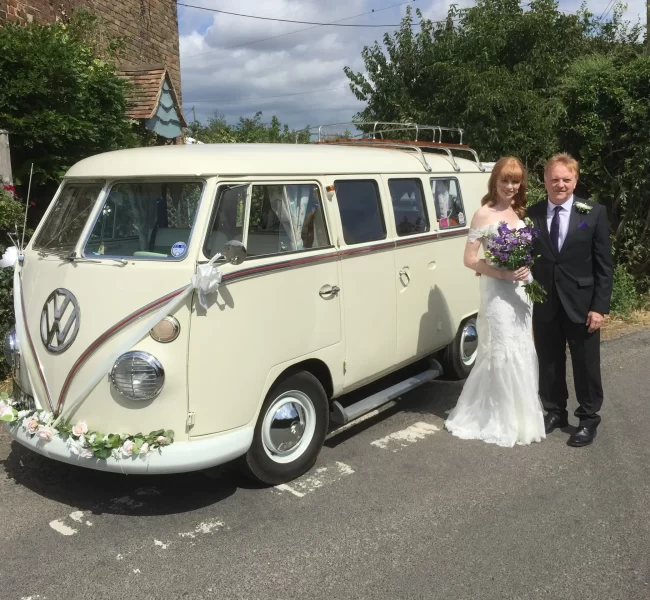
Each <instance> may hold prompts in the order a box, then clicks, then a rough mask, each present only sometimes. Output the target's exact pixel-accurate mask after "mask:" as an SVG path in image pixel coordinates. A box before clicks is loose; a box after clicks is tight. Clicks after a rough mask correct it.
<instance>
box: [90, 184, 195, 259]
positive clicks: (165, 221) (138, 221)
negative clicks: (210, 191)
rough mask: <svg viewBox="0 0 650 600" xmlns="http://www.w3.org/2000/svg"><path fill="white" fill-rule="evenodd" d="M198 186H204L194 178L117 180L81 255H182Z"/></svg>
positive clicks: (186, 241) (176, 256)
mask: <svg viewBox="0 0 650 600" xmlns="http://www.w3.org/2000/svg"><path fill="white" fill-rule="evenodd" d="M202 190H203V184H202V183H200V182H194V181H192V182H189V181H188V182H178V181H174V182H159V181H158V182H150V181H147V182H129V183H116V184H115V185H113V187H112V188H111V190H110V193H109V194H108V198H107V199H106V202H104V205H103V207H102V210H101V213H100V214H99V216H98V218H97V220H96V221H95V225H94V227H93V229H92V232H91V234H90V237H89V238H88V241H87V242H86V246H85V248H84V255H85V256H108V257H134V258H153V259H156V258H158V259H163V258H171V259H182V258H183V257H184V256H185V254H186V253H187V246H188V244H189V240H190V234H191V232H192V227H193V226H194V218H195V217H196V212H197V210H198V207H199V202H200V200H201V193H202Z"/></svg>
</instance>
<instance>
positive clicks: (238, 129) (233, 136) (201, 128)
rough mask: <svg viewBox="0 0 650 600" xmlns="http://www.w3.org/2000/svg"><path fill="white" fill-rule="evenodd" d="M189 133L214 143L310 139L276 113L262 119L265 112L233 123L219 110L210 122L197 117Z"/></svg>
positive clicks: (268, 142) (276, 142) (266, 142)
mask: <svg viewBox="0 0 650 600" xmlns="http://www.w3.org/2000/svg"><path fill="white" fill-rule="evenodd" d="M188 134H189V135H190V136H191V137H193V138H195V139H197V140H199V141H201V142H203V143H212V144H223V143H229V144H252V143H257V144H295V143H296V142H298V143H303V144H304V143H307V142H309V136H308V135H307V134H306V133H305V132H304V131H295V130H292V129H289V126H288V125H282V123H280V121H279V119H278V118H277V117H276V116H273V117H272V118H271V122H270V123H269V124H266V123H262V112H261V111H260V112H257V113H255V116H254V117H252V118H245V117H240V119H239V121H238V122H237V123H236V124H235V125H229V124H228V122H227V121H226V119H225V117H224V116H223V115H220V114H216V115H215V116H214V117H212V118H211V119H210V120H209V121H208V124H207V125H201V124H200V123H199V122H198V121H194V122H192V123H191V124H190V126H189V128H188Z"/></svg>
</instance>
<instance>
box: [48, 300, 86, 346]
mask: <svg viewBox="0 0 650 600" xmlns="http://www.w3.org/2000/svg"><path fill="white" fill-rule="evenodd" d="M79 318H80V313H79V304H77V299H76V298H75V297H74V296H73V294H72V292H69V291H68V290H66V289H63V288H58V289H56V290H54V291H53V292H52V293H51V294H50V295H49V296H48V298H47V300H46V301H45V305H44V306H43V312H42V313H41V340H43V345H44V346H45V347H46V348H47V349H48V351H50V352H52V353H54V354H58V353H60V352H65V351H66V350H67V349H68V348H69V347H70V346H71V345H72V342H74V340H75V338H76V337H77V333H79Z"/></svg>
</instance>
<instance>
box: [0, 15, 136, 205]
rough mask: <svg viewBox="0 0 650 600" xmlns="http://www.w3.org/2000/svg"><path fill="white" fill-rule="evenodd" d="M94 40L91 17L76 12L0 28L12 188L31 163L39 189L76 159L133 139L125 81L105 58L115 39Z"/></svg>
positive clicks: (0, 116)
mask: <svg viewBox="0 0 650 600" xmlns="http://www.w3.org/2000/svg"><path fill="white" fill-rule="evenodd" d="M100 39H104V38H102V37H101V36H99V34H98V22H97V20H96V19H95V18H94V17H92V16H90V15H89V14H87V13H83V12H78V13H75V15H74V16H73V17H72V18H71V20H70V22H69V23H54V24H51V25H41V24H38V23H30V24H28V25H24V26H23V25H17V24H13V23H7V24H5V25H4V26H3V27H2V28H0V81H2V85H1V86H0V128H3V129H7V130H8V131H9V134H10V139H11V154H12V163H13V172H14V177H15V179H16V184H17V185H22V184H24V183H26V178H27V177H28V174H29V170H30V166H31V163H32V162H33V163H34V181H33V185H34V186H35V188H36V189H37V193H38V188H39V186H43V185H45V184H48V183H49V184H52V183H56V182H58V181H59V180H60V178H61V176H62V175H63V174H64V172H65V171H66V170H67V169H68V168H69V167H70V166H72V164H74V163H75V162H76V161H78V160H80V159H82V158H85V157H87V156H90V155H92V154H97V153H99V152H103V151H107V150H112V149H116V148H120V147H125V146H132V145H136V144H137V138H136V137H135V135H134V134H133V132H132V126H131V122H130V120H129V119H128V118H127V117H126V116H125V108H126V106H125V98H124V93H125V90H126V86H127V83H126V82H125V81H124V80H123V79H121V78H120V77H118V76H117V75H116V72H115V65H114V63H113V60H112V57H113V56H115V55H116V53H117V52H118V51H119V44H118V43H117V42H111V41H108V42H105V43H104V44H103V45H102V46H100V43H99V41H98V40H100ZM101 53H103V55H104V56H102V57H100V56H99V55H98V54H101ZM32 191H34V190H32Z"/></svg>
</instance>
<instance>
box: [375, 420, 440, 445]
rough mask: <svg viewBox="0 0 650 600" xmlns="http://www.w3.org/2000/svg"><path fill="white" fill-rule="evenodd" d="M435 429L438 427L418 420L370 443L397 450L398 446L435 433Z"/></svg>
mask: <svg viewBox="0 0 650 600" xmlns="http://www.w3.org/2000/svg"><path fill="white" fill-rule="evenodd" d="M436 431H440V428H439V427H436V426H435V425H432V424H431V423H424V422H423V421H419V422H418V423H415V424H414V425H411V426H410V427H407V428H406V429H402V430H401V431H396V432H395V433H391V434H390V435H387V436H386V437H383V438H380V439H378V440H375V441H374V442H370V445H371V446H376V447H377V448H382V449H383V450H385V449H387V448H390V449H391V451H392V452H397V451H398V450H399V449H400V448H404V447H406V446H408V445H409V444H413V443H415V442H417V441H419V440H423V439H424V438H425V437H427V436H429V435H432V434H434V433H436Z"/></svg>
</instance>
